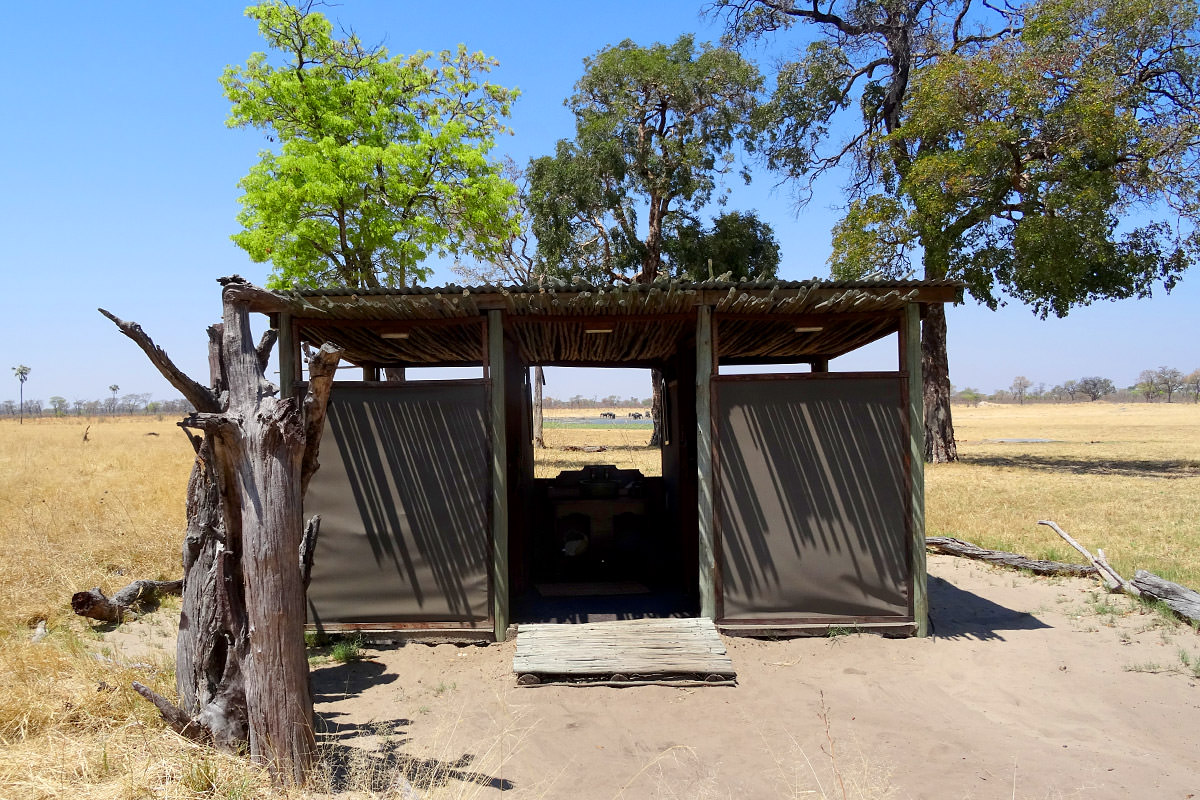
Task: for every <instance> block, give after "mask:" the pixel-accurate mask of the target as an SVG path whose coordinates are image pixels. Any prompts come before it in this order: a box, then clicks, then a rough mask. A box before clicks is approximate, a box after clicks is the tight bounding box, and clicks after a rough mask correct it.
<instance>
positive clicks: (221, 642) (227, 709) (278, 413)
mask: <svg viewBox="0 0 1200 800" xmlns="http://www.w3.org/2000/svg"><path fill="white" fill-rule="evenodd" d="M222 283H223V284H224V286H225V289H224V292H223V298H222V299H223V306H224V313H223V321H222V323H221V324H220V325H215V326H213V327H212V328H210V329H209V364H210V369H211V372H212V388H211V389H209V388H206V387H203V386H201V385H200V384H198V383H197V382H195V381H193V380H192V379H191V378H189V377H188V376H186V375H185V374H183V373H182V372H181V371H179V370H178V369H177V368H176V367H175V366H174V364H172V363H171V361H170V359H169V358H168V357H167V355H166V353H164V352H163V351H162V350H161V349H159V348H158V347H156V346H155V345H154V343H153V342H152V341H151V340H150V338H149V337H148V336H146V334H145V333H144V332H143V331H142V330H141V328H140V327H139V326H138V325H136V324H134V323H127V322H123V321H122V320H119V319H117V318H116V317H114V316H112V315H111V314H109V313H108V312H106V311H104V310H103V309H101V313H103V314H105V316H107V317H109V318H110V319H112V320H113V322H115V323H116V324H117V326H118V327H119V328H120V329H121V331H122V332H123V333H125V334H126V335H127V336H129V337H130V338H131V339H133V340H134V341H135V342H137V343H138V345H139V346H141V348H142V349H143V350H144V351H145V352H146V354H147V355H148V356H149V357H150V360H151V361H152V362H153V363H154V365H155V366H156V367H157V368H158V369H159V371H160V372H161V373H162V374H163V375H164V376H165V377H166V378H167V380H169V381H170V382H171V383H172V385H174V386H175V388H177V389H178V390H179V391H181V392H182V393H183V395H184V397H186V398H187V399H188V400H189V401H191V402H192V404H193V405H194V407H195V408H196V410H197V411H196V413H195V414H193V415H192V416H191V417H189V418H188V419H187V420H185V421H184V422H183V423H181V424H182V425H183V426H184V427H187V428H193V429H197V430H200V431H202V432H203V436H202V437H200V436H193V437H191V438H192V442H193V445H194V446H195V448H196V454H197V457H196V464H195V466H194V468H193V470H192V477H191V480H190V481H189V485H188V531H187V536H186V538H185V541H184V549H183V561H184V592H183V609H182V614H181V617H180V636H179V644H178V650H177V661H176V676H175V677H176V687H177V689H178V692H179V706H175V705H174V704H172V703H170V701H168V700H167V699H165V698H163V697H161V696H159V695H156V694H155V693H154V692H152V691H150V690H149V689H147V688H146V687H143V686H136V687H135V688H137V689H138V691H139V692H140V693H142V694H143V695H144V696H146V697H147V698H148V699H150V700H151V701H152V702H154V703H155V705H156V706H158V708H159V710H160V711H161V712H162V713H163V717H164V719H166V720H167V722H168V723H169V724H171V725H172V727H174V728H175V729H176V730H178V731H179V732H180V733H182V734H184V735H186V736H189V737H191V738H193V739H197V740H200V741H211V742H212V743H214V744H215V745H217V746H218V747H221V748H222V749H226V750H233V751H238V750H244V751H246V752H248V753H249V754H250V756H251V758H253V759H254V760H256V761H258V762H260V763H263V764H265V765H266V766H267V768H268V769H269V770H270V771H271V773H272V775H273V776H274V777H275V779H276V780H277V781H279V782H281V783H286V784H299V783H302V782H303V781H304V779H305V776H306V775H307V773H308V771H309V769H310V767H311V766H312V762H313V758H314V749H315V743H314V738H313V729H312V696H311V693H310V691H309V684H308V663H307V661H306V659H305V654H304V620H305V607H304V594H305V585H306V579H307V575H306V574H305V572H306V570H305V567H304V566H303V565H302V555H301V549H302V547H310V548H311V544H312V543H311V542H308V541H306V540H305V535H304V525H303V520H302V519H301V500H302V498H303V492H304V489H305V488H306V487H307V483H308V478H309V477H311V475H312V473H313V472H314V471H315V470H316V467H317V458H316V457H317V448H318V446H319V444H320V436H321V430H322V427H323V421H324V416H325V406H326V403H327V401H328V397H329V390H330V388H331V386H330V384H331V381H332V377H333V373H334V370H335V369H336V366H337V361H338V352H337V351H336V350H335V349H334V348H332V347H323V348H322V349H321V350H320V351H319V352H318V353H317V355H316V356H315V357H314V358H313V359H312V361H311V362H310V365H309V378H310V380H309V388H308V394H307V396H306V397H305V398H304V400H303V403H301V402H300V401H299V400H297V399H296V398H293V397H280V396H279V395H278V389H277V388H276V387H275V386H273V385H272V384H270V383H269V382H268V381H267V380H266V377H265V368H266V363H267V358H268V355H269V352H270V348H271V346H273V344H274V336H273V335H269V336H267V337H265V338H264V340H263V341H262V342H261V343H260V344H259V346H258V347H255V346H254V343H253V342H252V341H251V334H250V322H249V308H250V304H251V302H252V301H253V302H255V303H256V305H257V306H259V307H262V306H263V305H264V304H268V305H269V304H270V303H272V302H274V299H275V298H274V296H273V295H270V294H269V293H267V292H264V291H263V290H261V289H258V288H256V287H254V286H251V285H249V284H248V283H246V282H245V281H243V280H242V279H241V278H236V277H235V278H230V279H225V280H223V281H222ZM313 530H314V531H315V528H314V529H313Z"/></svg>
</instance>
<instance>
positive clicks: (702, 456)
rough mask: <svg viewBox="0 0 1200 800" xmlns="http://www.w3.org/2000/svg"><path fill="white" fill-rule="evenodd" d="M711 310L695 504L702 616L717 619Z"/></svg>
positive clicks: (700, 388)
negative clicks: (696, 507) (697, 504)
mask: <svg viewBox="0 0 1200 800" xmlns="http://www.w3.org/2000/svg"><path fill="white" fill-rule="evenodd" d="M712 354H713V329H712V309H711V308H709V307H708V306H700V308H699V309H698V317H697V319H696V484H697V486H696V489H697V491H696V501H697V503H699V519H700V524H699V530H698V532H697V534H698V536H699V537H700V547H699V552H700V572H699V575H698V577H699V580H700V616H702V617H708V618H709V619H715V618H716V616H717V583H716V577H717V573H716V552H715V550H714V545H713V536H714V526H713V512H714V503H713V463H712V452H713V450H712V407H711V404H712V373H713V355H712Z"/></svg>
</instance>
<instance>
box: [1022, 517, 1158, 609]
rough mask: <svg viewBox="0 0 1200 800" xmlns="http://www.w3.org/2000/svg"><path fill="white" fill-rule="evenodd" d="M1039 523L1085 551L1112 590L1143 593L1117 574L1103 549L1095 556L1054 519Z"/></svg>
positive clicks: (1041, 520) (1043, 520) (1080, 550)
mask: <svg viewBox="0 0 1200 800" xmlns="http://www.w3.org/2000/svg"><path fill="white" fill-rule="evenodd" d="M1038 525H1045V526H1046V527H1048V528H1051V529H1052V530H1053V531H1054V532H1055V533H1057V534H1058V535H1059V536H1061V537H1062V539H1063V541H1064V542H1066V543H1067V544H1069V545H1071V547H1074V548H1075V549H1076V550H1078V551H1079V552H1080V553H1083V555H1084V556H1085V557H1086V558H1087V560H1088V561H1090V562H1091V563H1092V566H1093V567H1095V568H1096V572H1097V573H1099V575H1100V577H1101V578H1103V580H1104V584H1105V585H1106V586H1107V587H1108V590H1109V591H1110V592H1125V593H1126V594H1131V595H1133V596H1134V597H1137V596H1138V595H1140V594H1141V592H1139V591H1138V590H1137V588H1136V587H1131V586H1130V585H1129V582H1128V581H1126V580H1125V579H1124V578H1122V577H1121V576H1120V575H1118V574H1117V571H1116V570H1115V569H1113V568H1112V566H1111V565H1110V564H1109V563H1108V561H1106V560H1105V559H1104V552H1103V551H1101V553H1100V557H1099V558H1097V557H1096V556H1093V555H1092V554H1091V553H1090V552H1088V549H1087V548H1086V547H1084V546H1083V545H1081V544H1080V543H1079V542H1077V541H1075V539H1073V538H1072V537H1071V535H1070V534H1069V533H1067V532H1066V531H1064V530H1063V529H1062V528H1060V527H1058V524H1057V523H1055V522H1054V521H1053V520H1048V519H1040V520H1038Z"/></svg>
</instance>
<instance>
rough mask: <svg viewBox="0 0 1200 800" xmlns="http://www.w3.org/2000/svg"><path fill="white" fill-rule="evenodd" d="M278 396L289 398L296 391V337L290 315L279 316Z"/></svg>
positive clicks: (283, 313)
mask: <svg viewBox="0 0 1200 800" xmlns="http://www.w3.org/2000/svg"><path fill="white" fill-rule="evenodd" d="M277 324H278V325H279V396H280V397H281V398H287V397H291V396H292V394H293V392H295V391H296V337H295V331H294V329H293V327H292V315H291V314H289V313H287V312H286V311H283V312H281V313H280V314H279V321H278V323H277Z"/></svg>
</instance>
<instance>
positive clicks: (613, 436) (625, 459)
mask: <svg viewBox="0 0 1200 800" xmlns="http://www.w3.org/2000/svg"><path fill="white" fill-rule="evenodd" d="M601 410H605V411H612V412H613V413H615V414H616V415H617V418H618V419H622V420H624V419H627V418H628V414H629V412H631V411H636V412H640V413H643V414H644V413H646V409H644V408H611V409H590V408H587V409H580V410H573V409H566V408H555V409H550V410H548V411H546V412H545V420H546V422H547V423H557V422H559V421H561V420H565V419H573V418H582V419H585V420H588V422H589V423H595V424H596V425H603V424H604V423H603V421H602V420H601V419H600V411H601ZM650 433H651V431H650V428H649V427H648V426H637V425H630V424H629V423H627V422H613V423H609V424H608V425H607V427H586V428H585V427H578V428H576V427H561V428H559V427H547V428H545V430H544V434H545V439H546V449H545V450H535V451H534V475H536V476H537V477H539V478H553V477H555V476H556V475H558V473H559V472H561V471H563V470H576V469H579V468H581V467H583V466H584V465H586V464H612V465H614V466H616V467H619V468H621V469H637V470H641V472H642V474H643V475H645V476H646V477H654V476H658V475H662V455H661V453H660V452H659V450H658V448H657V447H647V446H646V443H647V442H649V441H650ZM587 446H597V447H603V448H604V452H601V453H588V452H584V451H582V450H566V449H564V448H566V447H587Z"/></svg>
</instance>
